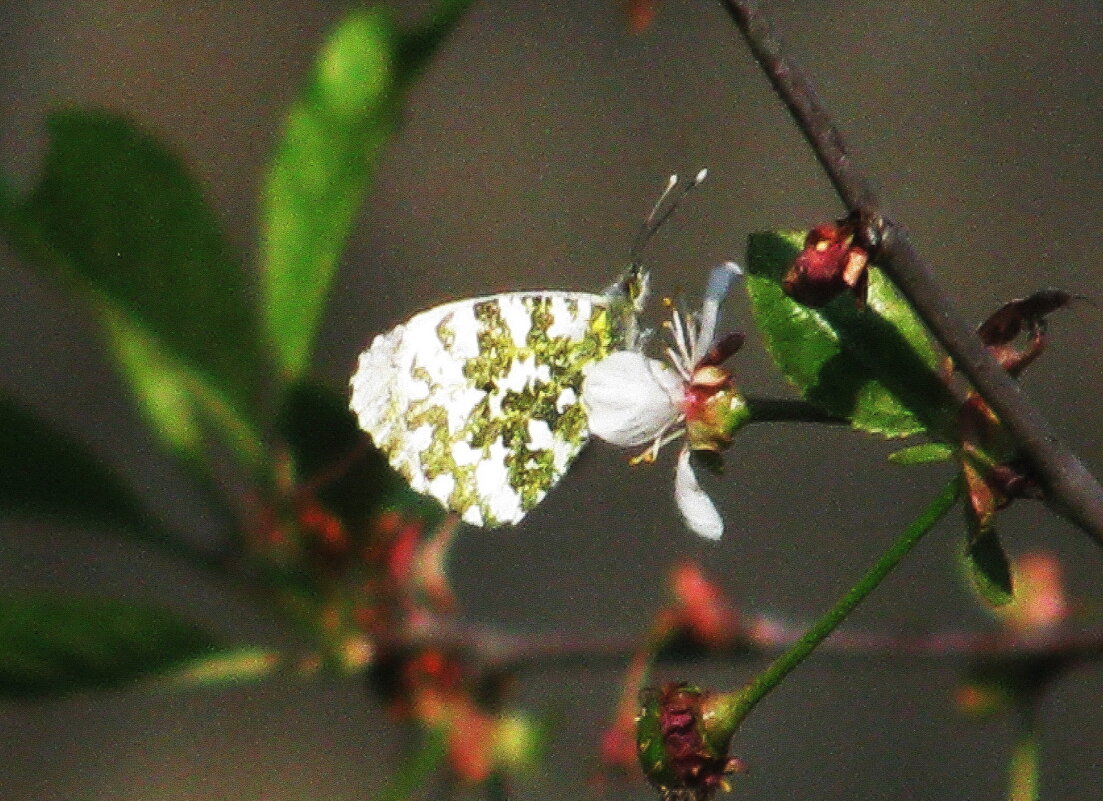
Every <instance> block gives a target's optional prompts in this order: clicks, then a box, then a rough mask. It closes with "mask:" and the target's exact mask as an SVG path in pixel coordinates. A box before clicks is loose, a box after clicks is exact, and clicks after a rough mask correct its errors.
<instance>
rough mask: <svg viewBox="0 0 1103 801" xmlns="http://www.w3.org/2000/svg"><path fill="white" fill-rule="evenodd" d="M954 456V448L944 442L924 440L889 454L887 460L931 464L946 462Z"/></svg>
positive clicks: (909, 463)
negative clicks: (921, 442)
mask: <svg viewBox="0 0 1103 801" xmlns="http://www.w3.org/2000/svg"><path fill="white" fill-rule="evenodd" d="M953 458H954V449H953V447H952V446H950V445H947V444H946V443H944V442H924V443H923V444H922V445H913V446H912V447H910V448H901V449H900V450H898V451H896V452H895V453H890V454H889V461H890V462H892V463H893V464H899V465H916V464H931V463H932V462H948V461H950V460H951V459H953Z"/></svg>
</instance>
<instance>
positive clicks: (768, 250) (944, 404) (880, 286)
mask: <svg viewBox="0 0 1103 801" xmlns="http://www.w3.org/2000/svg"><path fill="white" fill-rule="evenodd" d="M804 237H805V232H798V231H787V232H766V233H758V234H752V235H751V237H750V240H749V242H748V248H747V261H748V275H747V291H748V293H749V294H750V298H751V304H752V309H753V312H754V317H755V323H756V324H757V326H758V329H759V331H760V332H761V333H762V336H763V338H764V340H765V344H766V349H767V350H768V351H769V353H770V356H771V357H772V358H773V360H774V362H775V363H776V364H777V366H778V368H779V369H780V370H781V371H782V373H784V374H785V376H786V378H788V379H789V380H790V381H791V382H793V384H795V385H796V387H797V388H798V389H799V390H800V391H801V393H802V394H803V395H804V397H805V398H806V399H807V400H809V401H811V402H812V403H815V404H816V405H818V406H819V407H821V408H822V409H824V410H825V411H827V412H828V413H830V414H834V415H837V416H839V417H846V418H848V419H849V420H850V422H851V424H852V425H853V426H854V427H855V428H859V429H861V430H863V431H869V432H872V433H876V434H881V435H883V436H886V437H901V436H906V435H908V434H917V433H920V432H923V431H927V432H928V433H930V434H931V436H934V437H936V438H946V437H947V435H948V433H949V432H952V430H953V427H952V418H951V416H950V410H952V409H953V408H954V404H953V399H952V398H951V397H950V394H949V392H948V391H947V389H946V387H945V386H944V385H943V383H942V382H941V381H940V380H939V377H938V374H937V372H936V370H937V366H938V355H937V353H936V351H935V349H934V347H933V346H932V344H931V342H930V340H929V338H928V337H927V334H926V331H925V329H924V328H923V324H922V323H921V322H920V321H919V319H918V318H917V317H916V316H915V314H914V313H913V312H912V310H911V307H910V306H908V304H907V303H906V301H904V299H903V298H902V297H901V296H900V295H899V293H897V291H896V290H895V288H894V287H893V286H892V284H891V282H890V281H889V280H888V279H887V278H886V277H885V276H884V274H883V273H881V271H880V270H878V269H876V268H870V276H869V298H868V305H867V307H866V308H865V309H858V308H856V306H855V303H854V299H853V297H851V296H850V295H849V294H844V295H841V296H840V297H838V298H836V299H835V300H833V301H832V302H831V303H829V304H828V305H827V306H825V307H823V308H821V309H813V308H810V307H807V306H804V305H802V304H800V303H797V302H796V301H794V300H792V299H791V298H789V297H788V296H786V295H785V293H784V292H783V291H782V288H781V280H782V278H783V277H784V275H785V273H786V271H787V270H788V269H789V266H790V265H791V264H792V263H793V260H794V259H795V258H796V256H797V254H798V253H799V252H800V249H801V247H802V245H803V243H804Z"/></svg>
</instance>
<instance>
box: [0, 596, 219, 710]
mask: <svg viewBox="0 0 1103 801" xmlns="http://www.w3.org/2000/svg"><path fill="white" fill-rule="evenodd" d="M215 648H216V643H215V641H214V639H213V638H211V637H210V636H209V635H207V634H206V633H204V632H203V631H202V630H200V629H199V628H198V627H196V626H194V625H193V624H191V623H188V622H186V621H184V620H181V619H180V618H179V617H177V616H176V615H173V614H171V613H169V612H166V611H164V610H162V609H159V608H157V607H153V606H147V605H144V604H136V603H126V602H122V601H114V600H103V599H93V598H63V597H57V596H53V595H45V594H21V595H11V594H9V595H5V596H0V696H3V697H8V698H12V697H29V696H44V695H53V694H58V693H64V692H72V691H76V690H91V689H100V688H105V687H114V686H119V685H122V684H125V683H127V682H130V681H134V680H136V679H141V678H145V677H149V676H153V675H157V674H159V673H163V672H165V671H168V670H171V669H174V668H176V667H178V666H180V665H182V664H184V663H186V662H187V661H188V660H192V659H196V658H198V657H200V656H204V655H209V654H210V652H211V651H212V650H214V649H215Z"/></svg>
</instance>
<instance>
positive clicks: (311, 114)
mask: <svg viewBox="0 0 1103 801" xmlns="http://www.w3.org/2000/svg"><path fill="white" fill-rule="evenodd" d="M469 4H470V3H469V2H468V1H467V0H465V1H464V2H457V1H456V0H452V1H451V2H444V3H441V4H440V6H439V8H438V11H437V12H436V14H435V15H434V17H433V18H432V20H431V21H430V22H429V23H428V24H427V25H425V26H424V27H423V28H421V29H418V30H415V31H411V32H408V33H402V32H400V31H398V30H397V29H396V28H395V25H394V23H393V21H392V19H391V16H390V14H389V13H388V12H387V10H386V9H383V8H378V7H377V8H369V9H357V10H355V11H352V12H350V13H349V14H348V15H347V16H346V17H345V18H344V19H343V20H342V21H341V22H340V23H339V24H338V25H337V27H336V28H335V29H334V30H333V32H332V33H331V34H330V36H329V38H328V39H327V41H326V42H325V44H324V45H323V47H322V50H321V53H320V54H319V57H318V61H317V63H316V64H315V66H314V71H313V74H312V75H311V78H310V80H309V82H308V84H307V86H306V88H305V90H304V91H303V93H302V95H301V96H300V98H299V99H298V100H297V101H296V102H295V103H294V105H293V106H292V108H291V111H290V114H289V116H288V120H287V125H286V129H285V131H284V135H283V140H282V142H281V143H280V145H279V147H278V149H277V151H276V155H275V158H274V160H273V163H272V165H271V168H270V169H269V172H268V177H267V180H266V182H265V191H264V197H263V213H262V240H261V249H260V253H261V280H262V296H263V300H262V309H263V319H264V325H265V330H266V334H267V337H268V339H269V341H270V342H271V344H272V346H273V349H274V351H275V353H276V357H277V361H278V365H279V368H280V369H281V371H282V372H283V373H284V374H285V376H286V377H287V378H288V379H292V378H295V377H298V376H300V375H302V373H303V372H304V371H305V370H306V367H307V363H308V361H309V358H310V352H311V348H312V345H313V342H314V338H315V334H316V332H317V329H318V325H319V323H320V321H321V317H322V311H323V309H324V307H325V302H326V297H327V295H328V293H329V287H330V284H331V283H332V280H333V276H334V273H335V272H336V270H337V265H338V261H339V259H340V257H341V253H342V252H343V251H344V248H345V243H346V240H347V239H348V236H349V232H350V231H351V230H352V225H353V222H354V221H355V218H356V214H357V211H358V210H359V208H360V203H361V200H362V197H363V195H364V192H365V190H366V189H367V188H368V186H369V184H370V183H371V180H372V176H373V175H374V172H375V167H376V161H377V160H378V158H379V155H380V153H381V152H382V149H383V146H384V145H385V144H386V142H387V141H388V139H389V138H390V136H391V135H392V134H393V133H394V132H395V130H396V128H397V127H398V122H399V111H400V108H401V104H402V102H403V99H404V96H405V91H406V88H407V87H408V86H409V84H410V83H411V81H412V80H413V78H414V77H415V76H416V74H417V72H418V70H419V69H420V67H421V66H422V65H423V64H424V63H425V61H426V60H427V58H428V57H429V55H430V54H431V53H432V52H433V50H434V49H435V48H436V46H437V45H438V44H439V43H440V41H441V40H442V39H443V37H444V36H445V35H446V34H447V33H448V32H449V31H450V30H451V28H452V27H453V26H454V24H455V23H456V21H457V20H458V19H459V16H460V15H461V14H462V13H463V11H465V10H466V8H467V6H468V5H469Z"/></svg>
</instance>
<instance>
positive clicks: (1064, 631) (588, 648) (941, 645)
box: [382, 616, 1103, 673]
mask: <svg viewBox="0 0 1103 801" xmlns="http://www.w3.org/2000/svg"><path fill="white" fill-rule="evenodd" d="M731 634H732V636H731V637H730V638H728V640H727V642H726V643H725V644H723V645H716V646H712V647H708V646H705V645H697V646H691V645H690V644H688V643H685V642H682V641H680V640H679V639H678V638H675V641H674V642H672V643H671V644H670V645H669V646H665V647H663V648H660V649H659V650H658V652H657V653H656V654H655V660H656V662H658V663H666V662H676V661H681V660H684V659H686V658H687V657H701V656H705V657H708V658H713V659H721V660H723V661H725V662H729V663H730V662H739V661H757V660H762V659H769V658H771V657H774V656H777V655H778V654H779V653H781V652H782V651H784V650H786V649H788V648H789V647H791V646H792V645H793V644H795V643H796V642H797V641H799V640H800V639H801V638H802V637H803V636H804V635H805V634H806V631H805V628H804V627H802V626H798V625H793V626H788V625H784V624H781V623H778V622H777V621H774V620H770V619H768V618H754V617H753V616H745V617H743V618H742V623H741V625H740V630H739V631H738V632H731ZM382 645H383V646H384V648H386V649H391V650H414V651H416V650H421V649H425V648H431V649H442V650H446V651H453V652H456V653H458V654H460V655H461V656H462V657H465V658H467V659H469V660H471V664H472V666H473V667H474V668H475V670H476V671H478V672H484V673H497V672H502V673H507V672H508V673H515V672H518V671H534V670H535V671H541V670H555V669H564V668H571V667H578V666H585V667H589V668H593V667H594V666H596V665H600V664H608V665H610V666H618V667H623V666H624V665H625V664H626V663H627V662H628V661H629V660H630V659H632V657H633V656H634V655H635V654H636V653H637V652H638V651H639V646H640V641H639V639H638V638H637V637H630V636H624V635H616V634H612V635H593V636H583V635H579V634H578V633H577V632H560V633H547V634H505V633H503V632H500V631H495V630H491V629H485V628H482V627H479V626H473V625H471V624H458V623H449V622H447V621H443V620H440V621H434V622H432V623H424V624H422V625H419V626H417V627H415V628H414V629H412V630H410V631H408V632H406V633H405V634H404V635H401V636H399V637H396V638H395V639H393V640H390V641H387V642H385V643H383V644H382ZM819 652H820V653H824V654H830V655H834V656H840V657H847V658H871V657H875V658H891V657H900V658H902V659H913V658H927V659H940V660H941V659H986V660H991V659H1000V658H1009V659H1010V658H1022V657H1024V656H1027V655H1030V654H1034V655H1045V656H1049V657H1053V658H1061V659H1065V660H1068V661H1070V662H1077V661H1095V660H1097V659H1100V658H1103V627H1096V628H1091V629H1086V630H1079V631H1078V630H1075V629H1071V628H1065V627H1057V628H1055V629H1054V630H1052V631H1046V632H1040V633H1036V634H1034V635H1029V634H1024V635H1016V634H1015V633H1014V632H1013V631H1009V630H997V631H946V632H939V633H934V634H923V635H900V634H890V633H878V632H870V631H854V630H849V629H843V630H841V631H835V632H834V633H833V634H831V636H830V637H828V638H827V639H826V640H824V641H823V643H822V644H821V645H820V647H819Z"/></svg>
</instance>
